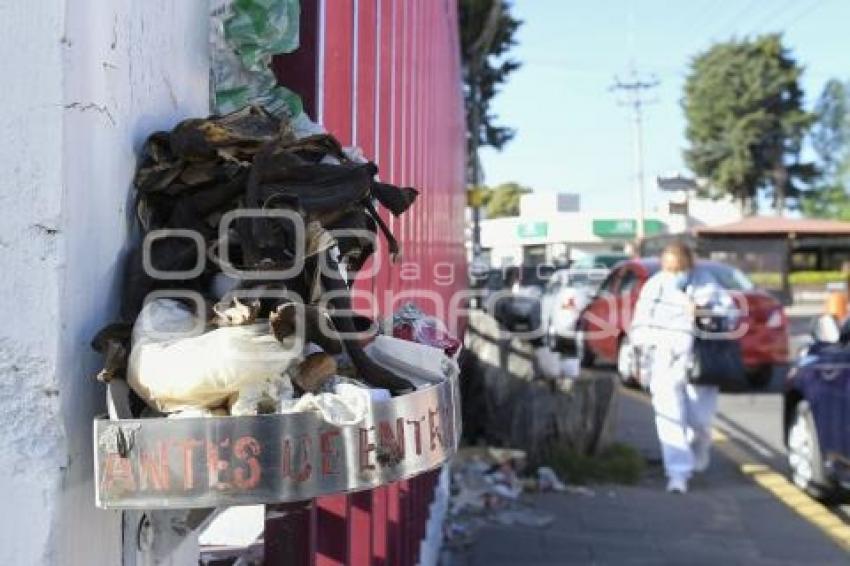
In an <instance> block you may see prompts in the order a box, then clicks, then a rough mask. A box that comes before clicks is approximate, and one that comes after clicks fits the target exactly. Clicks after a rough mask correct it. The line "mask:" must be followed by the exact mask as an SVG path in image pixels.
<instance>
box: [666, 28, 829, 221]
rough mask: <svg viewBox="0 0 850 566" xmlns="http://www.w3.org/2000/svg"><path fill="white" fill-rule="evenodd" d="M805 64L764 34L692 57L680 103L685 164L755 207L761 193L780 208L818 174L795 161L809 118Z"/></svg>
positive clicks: (776, 37)
mask: <svg viewBox="0 0 850 566" xmlns="http://www.w3.org/2000/svg"><path fill="white" fill-rule="evenodd" d="M802 72H803V68H802V67H801V66H800V65H798V64H797V62H796V60H795V59H794V58H793V57H792V55H791V53H790V52H789V51H788V49H786V48H785V47H784V46H783V45H782V37H781V36H780V35H778V34H769V35H764V36H760V37H757V38H755V39H743V40H738V39H733V40H730V41H727V42H723V43H718V44H715V45H714V46H712V47H711V48H710V49H709V50H708V51H706V52H705V53H702V54H700V55H698V56H697V57H696V58H695V59H694V60H693V61H692V62H691V68H690V72H689V74H688V77H687V80H686V82H685V95H684V98H683V100H682V106H683V108H684V111H685V117H686V119H687V130H686V137H687V139H688V142H689V147H688V148H687V149H686V150H685V160H686V162H687V163H688V166H689V167H690V168H691V169H692V170H693V171H694V172H695V173H696V174H697V175H700V176H702V177H706V178H708V179H709V180H710V181H711V183H712V185H714V187H716V188H717V189H719V190H720V191H722V192H723V193H727V194H731V195H732V196H734V197H735V198H736V199H739V200H740V201H741V203H742V205H743V206H744V207H745V208H746V209H748V211H752V210H753V206H754V203H755V202H756V201H755V199H756V197H757V196H758V194H759V193H760V191H762V190H764V191H766V193H767V194H768V196H771V197H772V198H773V205H774V207H775V208H776V210H777V211H778V212H783V211H784V210H785V208H786V198H788V197H799V195H800V192H801V190H802V189H803V184H804V183H806V182H809V181H811V180H812V179H813V178H814V176H815V173H816V170H815V168H814V166H813V165H812V164H810V163H801V162H800V149H801V145H802V142H803V139H804V136H805V134H806V132H807V130H808V129H809V127H810V126H811V124H812V122H813V121H814V116H813V114H811V113H809V112H806V111H805V110H803V91H802V89H801V88H800V84H799V79H800V75H801V74H802Z"/></svg>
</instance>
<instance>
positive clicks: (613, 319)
mask: <svg viewBox="0 0 850 566" xmlns="http://www.w3.org/2000/svg"><path fill="white" fill-rule="evenodd" d="M698 265H699V267H700V268H701V269H705V270H707V271H709V272H710V273H711V274H712V276H713V277H714V279H715V280H716V281H717V283H718V284H719V285H720V286H722V287H723V288H724V289H727V290H728V291H731V292H733V298H734V299H735V301H736V304H737V306H738V308H739V310H740V311H741V314H742V317H741V324H743V325H745V326H744V328H745V329H746V332H745V333H744V334H743V335H742V336H741V338H740V341H741V350H742V354H743V358H744V365H745V366H746V369H747V377H748V379H749V382H750V384H751V385H752V386H755V387H760V386H763V385H766V384H767V383H768V382H769V381H770V378H771V376H772V374H773V369H774V367H776V366H779V365H785V364H787V363H788V319H787V318H786V317H785V311H784V309H783V308H782V304H781V303H780V302H779V301H778V300H777V299H776V298H775V297H773V296H772V295H770V294H768V293H767V292H766V291H763V290H760V289H757V288H756V287H755V286H754V285H753V283H752V282H751V281H750V280H749V279H748V278H747V277H746V276H745V275H744V274H743V273H741V271H740V270H738V269H736V268H734V267H732V266H730V265H726V264H723V263H719V262H715V261H702V260H701V261H699V262H698ZM660 267H661V266H660V262H659V261H658V259H657V258H653V259H632V260H628V261H625V262H621V263H619V264H618V265H617V267H616V268H615V269H614V270H612V271H611V273H610V274H609V275H608V277H607V278H606V279H605V281H603V282H602V284H601V285H600V287H599V291H598V293H597V294H596V296H595V297H594V298H593V300H592V301H591V302H590V304H589V305H588V306H587V307H586V308H585V309H584V311H582V314H581V316H580V318H579V323H578V334H577V339H576V345H577V348H578V352H579V357H580V358H581V361H582V364H584V365H585V366H587V365H590V364H592V363H593V361H594V360H595V359H602V360H606V361H610V362H615V363H616V364H617V371H618V373H619V374H620V377H621V379H622V380H623V381H624V382H625V383H633V382H634V376H633V375H632V372H633V367H634V364H633V363H632V347H631V344H630V343H629V337H628V334H627V330H628V328H629V324H630V323H631V316H632V313H633V312H634V307H635V304H636V303H637V299H638V295H639V294H640V290H641V288H642V287H643V285H644V283H645V282H646V280H647V279H649V277H651V276H652V275H653V274H655V273H656V272H657V271H658V270H659V269H660Z"/></svg>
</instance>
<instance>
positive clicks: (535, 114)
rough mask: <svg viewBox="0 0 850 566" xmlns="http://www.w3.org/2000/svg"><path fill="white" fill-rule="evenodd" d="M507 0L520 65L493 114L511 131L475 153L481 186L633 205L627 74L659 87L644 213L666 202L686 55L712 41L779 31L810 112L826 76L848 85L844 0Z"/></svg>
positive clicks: (678, 168) (610, 207) (678, 137)
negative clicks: (512, 186)
mask: <svg viewBox="0 0 850 566" xmlns="http://www.w3.org/2000/svg"><path fill="white" fill-rule="evenodd" d="M512 1H513V13H514V14H515V17H517V18H518V19H520V20H522V21H523V22H524V24H523V25H522V27H521V28H520V30H519V31H518V33H517V41H518V45H517V46H516V47H515V48H514V49H513V51H512V57H514V58H516V59H518V60H519V61H521V62H522V65H523V66H522V68H520V69H519V70H518V71H516V72H515V73H514V74H512V75H511V76H510V77H509V79H508V83H507V84H506V85H505V86H504V87H503V89H502V92H501V93H500V94H498V95H497V97H496V98H495V99H494V101H493V103H492V111H493V112H494V113H495V114H496V115H498V120H497V123H501V124H504V125H507V126H510V127H513V128H515V129H516V130H517V134H516V137H515V138H514V139H513V140H512V141H511V142H510V143H509V144H508V145H507V146H506V147H505V148H504V149H503V150H502V151H500V152H499V151H495V150H493V149H491V148H486V149H484V150H483V151H482V154H481V159H482V164H483V167H484V174H485V183H486V184H487V185H490V186H493V185H497V184H499V183H503V182H509V181H516V182H518V183H520V184H522V185H526V186H529V187H531V188H533V189H534V190H535V191H557V192H571V193H578V194H579V195H580V198H581V209H582V211H585V212H605V213H619V214H625V213H631V214H634V210H635V209H636V202H637V201H636V198H635V196H634V194H635V189H634V186H635V179H636V173H635V171H636V168H635V160H634V153H633V148H634V138H633V134H632V114H631V109H630V108H629V107H624V106H620V105H618V99H620V98H622V97H621V96H619V95H618V94H617V93H615V92H612V91H610V90H609V87H610V86H611V85H612V84H613V83H614V81H615V77H617V76H619V77H620V78H621V79H624V80H625V79H629V78H630V71H629V70H630V68H635V69H637V71H638V73H639V75H640V76H641V77H644V78H650V77H655V78H657V79H658V80H659V81H660V84H659V86H658V87H657V88H655V89H654V90H653V91H651V92H650V93H648V94H647V95H646V96H647V98H649V99H651V100H652V103H651V104H649V105H647V106H646V107H645V108H644V133H643V139H644V170H645V177H644V179H645V186H646V200H647V211H648V212H649V211H650V210H651V208H652V206H653V205H654V204H655V205H657V204H658V203H660V202H661V195H660V193H659V192H658V191H657V189H656V184H655V178H656V176H657V175H667V174H672V173H676V172H682V173H685V174H688V173H689V172H688V170H687V168H686V167H685V165H684V161H683V159H682V150H683V148H684V147H685V145H686V140H685V136H684V131H685V120H684V116H683V113H682V110H681V106H680V100H681V96H682V87H683V84H684V80H685V76H686V74H687V70H688V64H689V61H690V60H691V58H692V57H693V56H694V55H696V54H697V53H699V52H701V51H704V50H705V49H707V48H708V47H709V46H710V45H711V44H712V43H713V42H715V41H722V40H725V39H729V38H730V37H732V36H737V37H744V36H753V35H758V34H761V33H769V32H776V31H779V32H782V33H783V34H784V39H785V44H786V46H787V47H789V48H790V49H791V52H792V53H793V55H794V56H795V57H796V58H797V60H798V62H799V63H801V64H802V65H803V66H804V67H805V72H804V74H803V79H802V86H803V89H804V91H805V94H806V105H807V108H811V107H812V106H813V105H814V102H815V101H816V100H817V97H818V96H819V94H820V92H821V90H822V88H823V85H824V83H825V82H826V81H827V80H828V79H830V78H832V77H836V78H840V79H850V33H848V31H847V25H848V22H850V1H848V0H631V1H630V0H595V1H593V2H588V1H586V0H585V1H579V0H512Z"/></svg>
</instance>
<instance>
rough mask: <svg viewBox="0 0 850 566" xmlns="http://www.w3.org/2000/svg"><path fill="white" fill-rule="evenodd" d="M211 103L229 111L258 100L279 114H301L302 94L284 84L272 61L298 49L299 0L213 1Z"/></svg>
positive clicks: (219, 111)
mask: <svg viewBox="0 0 850 566" xmlns="http://www.w3.org/2000/svg"><path fill="white" fill-rule="evenodd" d="M211 8H212V12H211V27H210V47H211V64H210V74H211V76H210V104H211V106H212V108H213V111H214V112H215V113H216V114H227V113H229V112H232V111H234V110H238V109H239V108H242V107H244V106H245V105H248V104H257V105H261V106H263V107H265V108H266V110H268V111H269V112H271V113H273V114H275V115H277V116H279V117H284V116H287V117H290V118H292V117H295V116H298V115H299V114H301V112H302V104H301V98H300V97H299V96H298V95H297V94H295V93H294V92H292V91H291V90H289V89H287V88H285V87H282V86H279V85H278V84H277V79H276V78H275V76H274V74H273V73H272V71H271V69H270V68H269V65H270V63H271V59H272V56H273V55H275V54H277V53H290V52H292V51H294V50H295V49H297V48H298V42H299V29H298V21H299V17H300V13H301V6H300V4H299V0H213V2H212V6H211Z"/></svg>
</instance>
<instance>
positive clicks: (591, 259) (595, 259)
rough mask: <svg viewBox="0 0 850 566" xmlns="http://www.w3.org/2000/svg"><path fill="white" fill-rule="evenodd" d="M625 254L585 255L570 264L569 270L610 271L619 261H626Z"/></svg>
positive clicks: (627, 257)
mask: <svg viewBox="0 0 850 566" xmlns="http://www.w3.org/2000/svg"><path fill="white" fill-rule="evenodd" d="M627 259H629V256H627V255H626V254H614V253H611V254H587V255H585V256H582V257H580V258H578V259H577V260H575V261H574V262H572V263H571V264H570V268H571V269H611V268H612V267H614V266H615V265H617V264H618V263H620V262H621V261H626V260H627Z"/></svg>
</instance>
